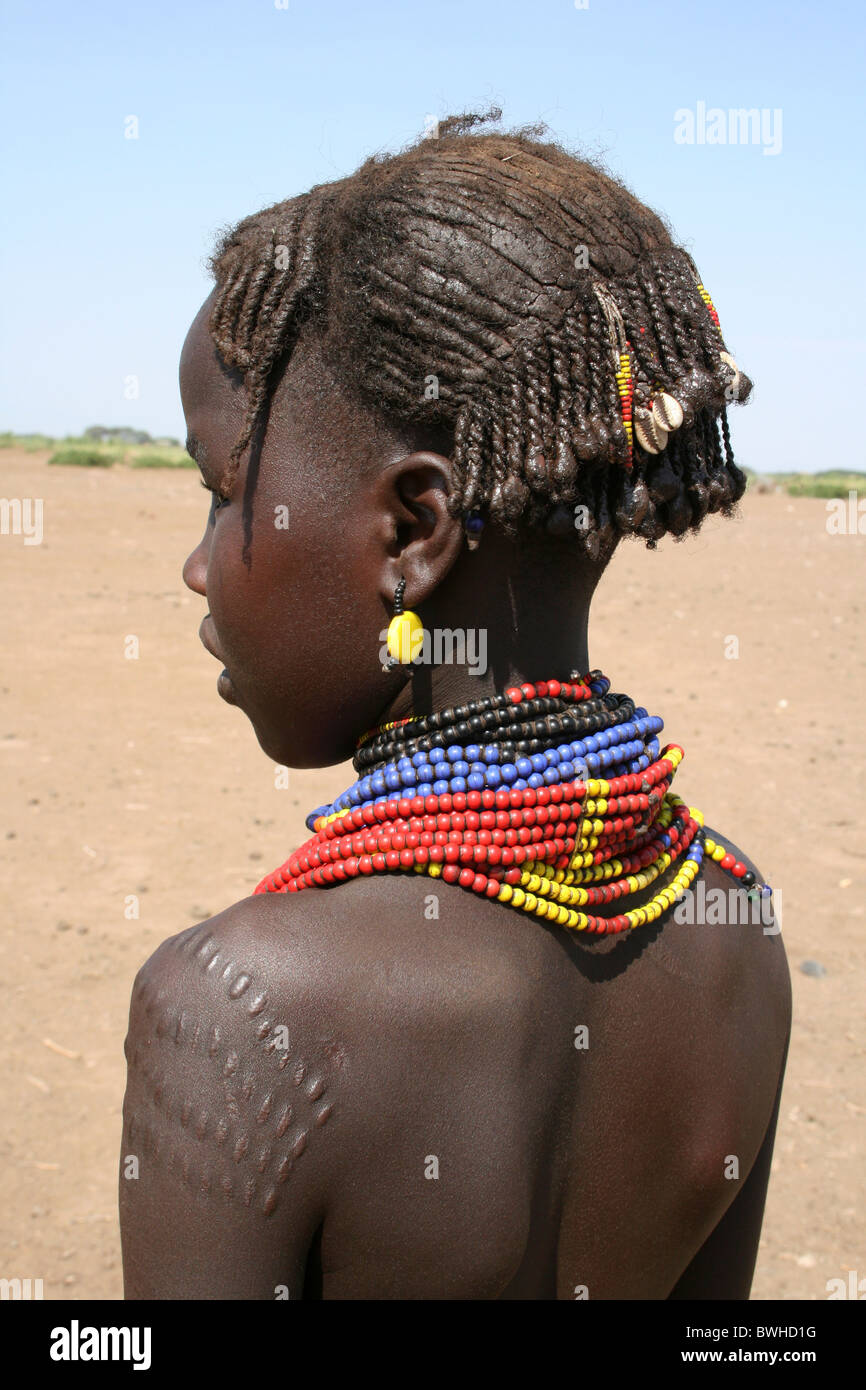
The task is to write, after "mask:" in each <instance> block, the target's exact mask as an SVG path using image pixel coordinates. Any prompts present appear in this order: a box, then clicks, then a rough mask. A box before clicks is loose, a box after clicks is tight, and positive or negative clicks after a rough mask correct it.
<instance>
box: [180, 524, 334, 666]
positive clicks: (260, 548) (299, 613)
mask: <svg viewBox="0 0 866 1390" xmlns="http://www.w3.org/2000/svg"><path fill="white" fill-rule="evenodd" d="M280 505H281V504H279V503H277V504H274V505H270V504H267V505H265V504H263V505H262V506H260V507H257V508H256V512H255V516H254V522H253V529H252V540H251V544H250V546H249V550H248V552H247V558H246V560H245V559H244V542H245V539H246V537H245V531H244V525H243V516H242V511H241V508H240V506H235V504H234V503H232V504H230V506H229V507H228V508H226V510H225V512H224V513H223V514H222V515H219V514H218V516H217V520H216V525H215V528H214V532H213V537H212V540H211V547H210V554H209V557H208V572H207V594H208V604H209V607H210V612H211V615H212V618H213V622H214V626H215V628H216V631H217V635H218V637H219V642H220V647H221V650H222V653H223V656H224V658H225V662H226V666H227V667H228V670H229V672H230V674H231V675H232V678H233V679H234V680H235V681H236V682H237V683H238V684H240V685H245V686H249V683H250V682H252V683H254V684H255V685H256V686H261V685H267V686H268V687H269V688H270V689H272V690H274V689H281V688H282V689H287V688H289V687H290V686H292V685H294V684H295V682H296V679H297V677H298V676H299V675H300V674H302V673H306V672H307V670H308V668H309V669H311V670H312V669H315V668H316V667H320V668H327V667H328V666H329V664H330V660H329V658H330V656H332V655H333V651H334V650H335V640H334V639H335V636H336V634H337V631H338V630H342V629H343V628H344V627H345V625H346V623H347V622H349V623H350V622H351V615H350V614H349V612H348V608H349V606H350V605H351V601H352V591H353V587H354V586H353V583H352V581H351V579H348V578H347V576H346V574H345V572H344V571H343V567H342V566H341V564H340V560H339V558H338V555H339V551H340V547H338V546H337V545H336V544H335V539H334V531H333V526H332V524H331V522H330V521H329V520H327V519H325V521H324V522H323V520H322V517H321V515H320V516H318V517H317V518H316V519H315V520H313V521H312V522H311V524H307V525H304V524H302V523H303V521H304V518H302V517H299V516H295V517H293V516H292V515H291V514H289V516H288V518H286V516H285V514H284V513H283V512H281V511H280V510H279V507H280ZM286 519H288V525H285V524H284V523H285V521H286Z"/></svg>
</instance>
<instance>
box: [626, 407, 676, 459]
mask: <svg viewBox="0 0 866 1390" xmlns="http://www.w3.org/2000/svg"><path fill="white" fill-rule="evenodd" d="M634 432H635V437H636V439H637V442H638V444H639V445H640V447H641V448H642V449H643V451H644V453H647V454H660V453H661V451H662V449H664V447H665V445H666V444H667V442H668V432H667V430H666V429H665V428H664V426H663V425H659V424H658V423H657V422H656V420H654V419H653V416H652V413H651V412H650V411H649V410H644V409H642V408H640V409H638V410H636V411H635V413H634Z"/></svg>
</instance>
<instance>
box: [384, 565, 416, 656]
mask: <svg viewBox="0 0 866 1390" xmlns="http://www.w3.org/2000/svg"><path fill="white" fill-rule="evenodd" d="M405 589H406V580H405V578H404V577H403V575H401V576H400V580H399V582H398V584H397V587H396V589H395V590H394V616H393V618H392V619H391V622H390V624H389V627H388V666H389V667H390V668H393V667H395V666H408V665H409V664H410V662H413V661H414V660H415V658H416V656H417V655H418V653H419V652H420V650H421V647H422V646H423V643H424V624H423V623H422V622H421V619H420V618H419V617H418V614H417V613H411V612H409V611H406V612H404V610H403V594H404V592H405Z"/></svg>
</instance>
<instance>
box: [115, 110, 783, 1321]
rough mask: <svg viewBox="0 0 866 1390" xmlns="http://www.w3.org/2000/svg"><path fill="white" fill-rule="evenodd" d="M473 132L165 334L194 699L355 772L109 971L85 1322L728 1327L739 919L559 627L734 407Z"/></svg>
mask: <svg viewBox="0 0 866 1390" xmlns="http://www.w3.org/2000/svg"><path fill="white" fill-rule="evenodd" d="M481 123H482V118H480V117H455V118H451V119H449V120H447V121H445V122H442V123H441V124H440V126H439V131H438V138H436V139H425V140H423V141H421V142H420V143H418V144H416V145H415V146H413V147H411V148H409V149H408V150H406V151H404V152H403V153H401V154H399V155H397V156H393V157H388V158H374V159H371V160H369V161H368V162H367V163H366V164H364V165H363V167H362V168H361V169H359V170H358V172H357V173H356V174H354V175H353V176H352V177H351V178H346V179H343V180H340V181H339V182H336V183H331V184H326V185H320V186H318V187H316V188H314V189H312V190H311V191H310V192H309V193H307V194H305V195H304V196H302V197H299V198H294V199H291V200H289V201H288V202H285V203H280V204H278V205H276V206H275V207H272V208H268V209H266V210H265V211H264V212H261V213H258V214H256V215H255V216H253V217H249V218H247V219H245V220H244V221H242V222H241V223H240V224H239V226H238V227H236V228H235V229H234V230H233V231H232V232H231V233H229V234H228V235H226V236H225V237H224V238H223V239H222V241H221V244H220V245H219V247H218V249H217V251H216V253H215V255H214V257H213V258H212V269H213V273H214V278H215V282H216V285H215V289H214V291H213V293H212V294H211V295H210V296H209V298H208V299H207V300H206V302H205V303H204V305H203V306H202V308H201V310H200V312H199V313H198V315H197V317H196V319H195V320H194V322H193V324H192V327H191V328H190V331H189V334H188V336H187V339H186V342H185V345H184V349H183V354H182V359H181V394H182V398H183V406H184V411H185V414H186V419H187V425H188V429H189V436H190V437H189V440H188V447H189V449H190V451H191V452H192V453H193V456H194V457H195V459H196V461H197V462H198V464H199V467H200V469H201V472H202V476H203V480H204V483H205V485H206V487H208V488H209V489H210V491H211V494H212V496H211V508H210V515H209V518H208V522H207V527H206V530H205V533H204V536H203V538H202V540H201V542H200V544H199V545H198V547H197V548H196V549H195V550H194V551H193V553H192V554H191V555H190V557H189V559H188V560H187V562H186V565H185V568H184V579H185V581H186V583H187V585H188V586H189V587H190V588H191V589H192V590H193V591H194V592H195V593H197V594H200V595H201V596H202V598H203V599H205V600H206V603H207V609H208V611H207V614H206V616H205V618H204V620H203V622H202V625H201V629H200V634H201V640H202V642H203V643H204V645H205V647H206V648H207V649H208V651H210V652H212V653H213V655H214V656H215V657H216V658H217V659H218V661H219V662H220V664H221V666H222V667H223V668H224V669H223V670H222V672H221V674H220V676H219V679H218V689H219V693H220V695H221V696H222V697H223V699H225V700H227V701H229V702H231V703H232V704H235V705H237V706H238V707H239V708H240V709H241V710H242V711H243V712H244V714H245V715H246V716H247V718H248V719H249V720H250V722H251V724H252V726H253V728H254V730H255V733H256V736H257V738H258V740H259V743H260V744H261V746H262V748H263V749H264V751H265V752H266V754H267V755H268V756H269V757H270V758H272V759H274V760H276V761H277V762H279V763H282V764H285V765H288V766H290V767H295V768H305V767H325V766H329V765H331V764H334V763H339V762H341V761H342V760H344V759H347V758H350V757H351V758H353V759H354V766H355V773H356V780H355V781H354V782H353V783H352V785H351V786H349V787H348V788H347V790H346V792H345V793H344V794H343V795H341V796H340V797H339V798H338V799H337V801H336V802H334V804H333V805H327V806H320V807H317V808H315V809H314V810H311V812H310V815H309V817H308V820H307V824H308V827H309V830H310V840H309V841H308V842H307V843H306V845H304V846H302V847H300V848H299V849H297V850H296V852H295V853H293V854H292V855H291V856H290V858H289V859H288V860H287V861H286V863H285V864H284V865H283V866H282V867H281V868H279V869H276V870H275V871H274V872H272V873H270V874H269V875H268V876H267V877H266V879H265V880H264V881H263V882H262V883H261V884H260V885H259V887H258V889H257V891H256V892H255V893H254V894H253V895H252V896H251V897H249V898H247V899H245V900H244V901H242V902H240V903H237V904H235V905H234V906H233V907H229V908H228V909H227V910H226V911H224V912H222V913H220V914H219V915H218V916H216V917H214V918H212V919H211V920H210V921H208V922H205V923H202V924H201V925H198V926H196V927H193V928H191V929H190V930H188V931H185V932H182V933H181V934H180V935H179V936H175V937H172V938H171V939H169V940H168V941H166V942H164V943H163V945H162V946H161V947H160V948H159V949H158V950H157V951H156V952H155V954H154V955H153V956H152V957H151V958H150V960H148V961H147V963H146V964H145V965H144V966H143V967H142V969H141V971H140V972H139V975H138V977H137V979H136V982H135V987H134V990H133V996H132V1006H131V1014H130V1026H129V1035H128V1038H127V1058H128V1067H129V1073H128V1086H127V1093H126V1102H125V1107H124V1135H123V1155H124V1159H125V1160H127V1162H126V1164H125V1169H124V1173H125V1175H124V1176H122V1177H121V1180H120V1207H121V1219H122V1237H123V1253H124V1267H125V1277H126V1296H127V1297H128V1298H148V1299H152V1298H162V1299H168V1298H241V1299H246V1298H286V1297H288V1298H343V1299H364V1298H376V1299H493V1298H518V1299H553V1298H558V1299H574V1298H576V1297H577V1298H583V1297H589V1298H593V1299H619V1298H627V1299H638V1298H640V1299H665V1298H746V1297H748V1292H749V1287H750V1283H751V1277H752V1271H753V1267H754V1262H755V1255H756V1250H757V1244H758V1237H759V1232H760V1227H761V1220H762V1214H763V1207H764V1200H765V1194H766V1187H767V1180H768V1174H769V1167H770V1158H771V1153H772V1146H773V1138H774V1131H775V1124H776V1116H777V1113H778V1104H779V1093H780V1087H781V1082H782V1076H783V1072H784V1064H785V1057H786V1052H787V1043H788V1034H789V1027H790V987H789V979H788V971H787V965H786V961H785V956H784V949H783V947H782V944H781V940H780V938H779V937H778V935H777V934H776V932H775V930H774V929H772V928H770V929H769V930H768V929H767V927H766V926H765V927H764V928H763V929H762V926H761V919H760V918H758V925H755V922H756V917H755V914H754V913H753V912H751V913H750V912H749V911H743V904H744V901H746V902H747V901H748V898H749V897H754V896H755V895H757V894H760V893H765V894H766V893H769V891H770V890H769V889H768V887H767V886H766V885H764V884H763V883H762V879H761V875H760V873H759V872H758V870H757V869H756V868H755V867H754V865H753V864H752V863H751V862H750V861H749V859H748V858H747V857H746V856H745V855H744V854H743V853H742V852H741V851H740V850H738V849H737V848H736V847H735V846H734V845H733V844H732V843H731V841H730V840H729V839H728V838H727V837H726V836H719V835H717V834H716V832H715V831H713V830H711V829H710V828H708V827H707V826H706V825H705V824H704V822H703V818H702V816H701V814H700V812H699V811H697V810H695V809H690V808H689V806H688V805H687V804H686V803H685V802H684V801H683V800H681V799H680V797H679V795H678V794H677V791H675V790H674V789H673V787H672V783H673V782H674V780H675V774H676V771H677V766H678V763H679V761H680V758H681V756H682V749H681V748H680V746H679V745H677V744H675V743H672V742H669V741H668V737H667V735H666V734H665V733H664V731H663V725H662V722H661V720H660V719H659V718H658V717H657V716H656V715H655V713H654V712H652V711H647V710H646V709H644V708H643V707H642V706H641V704H640V699H639V692H636V695H635V697H634V698H631V697H629V696H627V695H624V694H620V693H616V690H615V687H614V688H611V686H610V682H609V680H608V679H607V677H606V676H604V675H602V674H601V673H600V672H597V671H593V670H592V667H591V662H590V657H589V653H588V651H587V636H586V635H587V622H588V615H589V607H590V602H591V599H592V596H593V592H594V590H595V588H596V585H597V584H598V581H599V579H600V577H601V575H602V573H603V571H604V568H605V566H606V564H607V562H608V560H609V559H610V556H611V554H612V553H613V551H614V549H615V547H616V545H617V544H618V542H619V541H620V539H621V538H622V537H624V536H640V537H642V538H643V539H644V540H645V541H646V542H647V544H649V545H654V544H655V542H656V541H657V540H658V539H659V538H660V537H662V536H664V535H666V534H672V535H674V536H681V535H683V534H685V533H686V532H687V531H689V530H696V529H697V528H698V527H699V526H700V525H701V523H702V521H703V519H704V517H705V516H706V515H708V514H709V513H711V512H718V511H722V512H730V511H731V510H732V508H733V507H734V506H735V504H736V502H737V501H738V499H739V498H740V496H741V495H742V492H743V490H744V485H745V483H744V478H743V475H742V473H741V472H740V471H739V469H738V468H737V467H736V464H735V463H734V459H733V455H732V452H731V444H730V436H729V432H728V424H727V418H726V407H727V405H728V404H729V403H730V402H731V401H733V400H740V401H742V400H745V398H746V397H747V396H748V393H749V389H750V382H749V381H748V378H747V377H746V376H745V375H744V374H743V373H742V372H741V371H740V369H739V368H738V366H737V364H736V363H735V362H734V360H733V358H732V357H731V356H730V354H729V353H728V352H727V351H726V349H725V343H724V339H723V338H722V334H721V330H720V327H719V318H718V315H717V313H716V311H715V308H714V307H713V304H712V301H711V299H710V296H709V294H708V293H707V291H706V290H705V289H704V287H703V286H702V285H701V283H700V280H699V277H698V274H697V271H696V269H695V267H694V264H693V263H692V261H691V260H690V258H689V257H688V255H686V253H685V252H684V251H682V250H681V249H680V248H678V247H677V246H676V245H674V243H673V242H672V240H671V237H670V235H669V233H668V231H667V230H666V228H665V225H664V224H663V222H662V221H661V220H660V219H659V217H658V216H656V215H655V214H654V213H652V212H651V211H649V210H648V209H647V208H646V207H644V206H643V205H642V204H640V203H639V202H638V201H637V200H636V199H635V198H634V197H633V196H632V195H631V194H630V193H628V192H627V191H626V190H625V189H624V188H623V187H622V186H621V185H620V184H618V183H617V182H615V181H614V180H612V179H611V178H609V177H608V176H606V175H605V174H604V173H603V172H601V171H600V170H599V169H598V168H596V167H595V166H593V165H592V164H590V163H586V162H582V161H579V160H577V159H575V158H573V157H572V156H570V155H569V154H567V153H566V152H564V151H563V150H562V149H560V148H558V147H557V146H556V145H554V144H550V143H543V142H541V141H540V140H539V139H538V138H536V137H537V134H538V133H537V132H535V133H526V132H523V133H517V134H512V135H503V134H497V133H493V132H491V131H488V130H481V131H478V130H476V129H475V127H477V126H478V125H479V124H481ZM659 635H660V641H661V640H662V637H663V627H662V615H660V634H659ZM677 732H679V731H677ZM726 751H727V752H730V751H731V750H726ZM677 790H678V789H677ZM287 848H288V847H287ZM699 882H703V884H704V886H705V889H706V892H705V893H704V894H703V895H702V896H701V898H700V899H698V897H697V895H696V894H695V887H696V885H697V884H698V883H699ZM720 888H721V889H723V890H725V901H726V902H727V903H728V904H729V909H728V921H727V924H726V925H724V926H717V925H709V924H705V923H704V921H703V919H702V916H701V902H703V901H705V900H706V896H707V894H708V892H709V890H710V889H720ZM689 897H694V898H695V901H694V902H692V903H691V904H690V907H691V909H692V912H691V915H690V920H691V921H692V922H694V923H695V924H694V925H682V924H681V923H680V922H679V921H678V920H677V916H675V914H674V913H673V911H672V909H673V905H674V904H675V903H676V902H677V901H678V900H683V899H688V898H689ZM717 900H718V894H714V895H713V901H717ZM763 921H764V922H765V923H767V922H770V921H771V917H770V916H769V915H765V916H764V917H763ZM129 1156H135V1157H136V1159H137V1165H132V1169H133V1170H135V1169H137V1172H138V1177H137V1179H136V1180H135V1181H133V1180H131V1179H130V1178H129V1177H128V1176H126V1174H127V1173H128V1172H129V1171H131V1168H130V1165H129V1163H128V1158H129Z"/></svg>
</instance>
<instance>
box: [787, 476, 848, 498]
mask: <svg viewBox="0 0 866 1390" xmlns="http://www.w3.org/2000/svg"><path fill="white" fill-rule="evenodd" d="M786 489H787V492H788V495H789V496H790V497H847V496H848V493H849V492H856V493H857V495H858V496H861V497H866V473H842V472H833V471H832V470H831V469H827V470H825V471H824V472H823V473H816V474H809V473H801V474H799V476H797V477H794V478H791V480H790V481H789V482H788V483H787V484H786Z"/></svg>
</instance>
